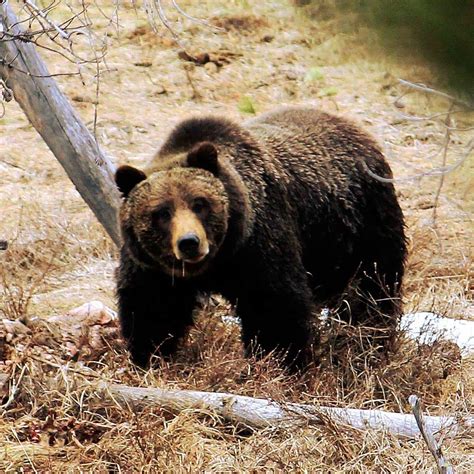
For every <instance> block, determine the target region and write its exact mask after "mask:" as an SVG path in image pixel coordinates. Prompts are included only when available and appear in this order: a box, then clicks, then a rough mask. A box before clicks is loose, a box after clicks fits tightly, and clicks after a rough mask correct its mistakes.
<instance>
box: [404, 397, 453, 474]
mask: <svg viewBox="0 0 474 474" xmlns="http://www.w3.org/2000/svg"><path fill="white" fill-rule="evenodd" d="M408 402H409V403H410V405H411V408H412V410H413V415H414V416H415V420H416V424H417V425H418V428H419V429H420V432H421V434H422V436H423V439H424V440H425V443H426V445H427V446H428V449H429V450H430V453H431V454H432V455H433V457H434V459H435V461H436V466H437V468H438V472H439V473H440V474H454V471H453V468H452V467H451V466H450V465H449V463H448V462H447V461H446V459H444V456H443V453H442V451H441V446H438V443H437V442H436V440H435V438H434V436H433V433H432V432H431V431H430V429H429V428H428V427H427V426H426V423H425V420H424V418H423V413H422V411H421V407H420V399H419V398H418V397H417V396H416V395H410V396H409V397H408Z"/></svg>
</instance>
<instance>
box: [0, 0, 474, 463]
mask: <svg viewBox="0 0 474 474" xmlns="http://www.w3.org/2000/svg"><path fill="white" fill-rule="evenodd" d="M197 3H198V2H184V1H183V2H181V3H180V4H181V6H182V7H184V8H186V9H187V11H188V12H189V13H191V14H193V15H194V16H196V17H200V18H211V19H212V22H213V23H218V24H219V26H221V27H223V28H224V30H225V31H223V32H214V31H213V30H210V29H207V28H205V27H202V26H199V25H196V24H192V23H189V22H184V25H183V26H184V27H183V33H181V35H182V39H183V41H184V42H185V43H186V45H187V46H188V48H189V52H190V53H192V54H194V55H198V54H202V53H208V54H209V55H210V57H211V59H212V60H214V59H215V61H211V63H212V66H209V64H210V63H208V64H206V65H204V66H199V65H193V64H190V63H187V62H185V61H183V60H182V59H180V58H179V57H178V54H177V49H176V47H175V45H174V44H173V42H172V41H170V40H169V39H168V38H167V37H166V36H163V37H159V36H156V35H155V34H153V33H152V32H151V31H150V30H149V28H148V27H147V26H146V23H145V20H144V15H142V14H139V15H138V16H137V15H136V13H135V11H134V10H133V9H129V8H123V9H122V10H121V11H120V23H121V25H122V28H121V30H120V31H115V30H113V29H110V30H109V33H110V36H109V41H110V45H109V54H108V67H109V70H108V71H104V72H103V74H102V76H101V90H102V92H101V94H100V97H99V103H98V113H99V115H98V117H99V120H98V125H97V135H98V139H99V141H100V142H101V145H102V146H103V147H104V148H105V149H106V150H107V152H108V153H109V154H110V155H111V156H113V157H114V160H115V161H116V162H120V163H124V162H129V163H132V164H137V165H139V164H142V163H143V162H144V161H145V160H146V159H147V158H148V157H150V156H151V155H152V154H153V152H154V150H155V149H156V148H157V146H158V145H159V141H160V140H162V139H163V138H164V136H165V134H166V131H167V130H169V128H170V127H171V126H172V125H173V124H174V123H176V122H177V121H178V120H179V119H180V118H181V117H182V116H183V115H186V114H189V113H193V112H198V113H204V112H210V111H211V112H222V113H224V114H226V115H228V116H232V117H234V118H236V119H240V118H241V114H240V113H239V111H238V102H239V100H240V98H241V97H242V96H244V95H245V96H249V97H250V98H251V100H252V102H253V103H254V105H255V107H256V108H257V110H258V111H264V110H266V109H269V108H271V107H273V106H274V105H277V104H280V103H311V104H314V105H317V106H318V107H321V108H323V109H325V110H328V111H338V112H340V113H342V114H345V115H351V116H353V117H354V118H355V119H356V120H358V121H359V122H361V123H362V124H363V125H364V126H366V127H367V128H368V129H370V130H371V131H372V132H373V133H374V134H375V135H376V136H378V137H379V138H380V140H381V141H383V142H384V143H385V144H386V145H387V153H388V157H389V160H390V162H391V165H392V167H393V169H394V172H395V175H396V176H397V177H405V176H409V175H412V174H414V173H415V172H417V171H419V170H422V171H423V170H427V169H429V168H430V167H431V166H432V165H433V164H436V165H438V164H439V163H440V157H439V156H436V157H434V158H432V159H431V161H429V159H428V157H429V156H430V154H432V153H433V152H435V151H436V150H437V147H439V145H440V144H442V140H443V136H444V135H443V131H444V130H443V126H442V118H441V119H437V118H430V119H429V120H426V121H423V122H419V121H413V120H410V119H409V116H411V115H416V116H425V115H426V116H430V117H431V116H433V115H434V114H436V113H439V112H443V111H445V110H447V104H446V103H444V102H443V101H442V100H441V99H437V98H434V97H424V96H423V95H422V94H419V93H416V94H415V93H412V94H409V95H407V96H404V97H403V98H402V99H400V100H399V101H398V102H397V104H398V107H396V106H394V102H395V100H396V98H397V97H398V96H399V95H400V94H401V93H402V90H401V89H400V86H399V85H398V84H397V83H396V80H395V78H396V77H404V78H406V79H410V80H414V81H416V80H420V81H428V80H429V79H430V77H431V73H430V71H429V70H428V69H427V68H426V67H424V66H423V65H421V64H419V63H418V60H416V59H411V58H404V60H403V61H398V62H393V63H392V62H389V60H388V59H387V58H386V57H385V55H383V54H381V53H380V52H377V51H373V50H371V51H370V52H369V51H368V48H367V42H368V41H371V36H370V33H368V32H366V31H359V32H357V33H355V32H354V31H352V30H348V29H347V26H344V25H342V29H341V22H340V21H338V19H334V18H332V17H329V18H316V19H312V20H311V21H310V20H307V19H305V18H303V17H300V16H299V14H298V13H297V12H296V11H295V10H294V9H292V8H291V7H289V6H287V5H286V4H284V3H283V2H279V1H275V2H261V3H262V4H261V5H260V4H259V5H258V6H255V7H252V8H250V7H247V6H246V2H240V1H235V2H223V1H222V2H212V4H211V3H210V2H208V3H206V2H199V4H198V5H197ZM102 6H103V9H104V11H110V9H111V7H110V5H109V4H108V3H106V4H105V5H102ZM94 21H95V22H96V28H97V29H98V31H101V32H104V31H105V29H106V27H107V25H108V21H107V20H106V19H105V18H103V17H101V16H100V15H97V17H96V18H95V20H94ZM370 44H372V43H370ZM371 49H372V48H371ZM47 60H48V64H49V65H50V68H51V70H54V71H55V72H58V71H60V70H64V69H67V68H69V70H72V67H70V66H67V65H65V64H64V63H63V62H61V61H60V59H59V58H57V57H54V56H48V57H47ZM185 66H186V68H185ZM311 68H317V69H318V71H319V72H320V73H321V75H315V76H314V77H313V78H311V76H310V75H309V76H308V71H309V70H310V69H311ZM94 72H95V71H94V70H93V69H91V70H88V69H87V68H85V70H84V75H83V78H84V80H85V82H86V86H82V85H81V83H80V81H79V78H78V77H64V78H61V86H62V88H63V90H65V92H66V93H67V94H68V95H69V96H70V97H74V104H75V106H76V108H77V109H78V110H79V112H80V113H81V115H82V117H83V118H84V120H85V121H86V123H88V124H92V120H93V116H94V107H95V105H97V104H94V102H96V97H95V92H94V91H95V86H94V81H93V74H94ZM315 77H317V78H315ZM196 91H197V92H198V94H196ZM456 121H457V122H456V125H458V127H462V128H468V127H469V126H472V124H473V117H472V115H471V116H469V115H468V114H457V115H456ZM0 126H1V130H2V132H3V133H2V135H0V209H2V216H1V219H2V221H1V222H2V224H1V227H0V234H1V235H0V238H2V239H7V240H8V241H9V243H10V248H9V250H8V251H7V252H0V259H1V262H0V263H1V268H0V284H1V287H0V316H1V317H7V318H23V319H25V318H29V317H31V316H34V315H38V316H49V315H51V314H55V313H63V312H64V311H65V310H67V309H70V308H72V307H75V306H79V305H80V304H82V303H84V302H85V301H89V300H93V299H99V300H102V301H103V302H104V303H106V304H108V305H111V306H113V305H114V296H113V268H114V265H115V261H116V253H115V250H114V249H113V247H112V245H111V244H110V242H109V241H108V240H107V238H106V236H105V235H104V232H103V231H102V229H101V228H100V226H99V225H98V224H97V223H96V222H95V220H94V218H93V216H92V214H91V213H90V211H89V210H88V209H87V208H86V206H85V205H84V203H83V202H82V201H81V199H80V197H79V196H78V194H77V192H76V191H75V190H74V187H73V186H72V185H71V183H70V182H69V181H68V179H67V177H66V176H65V174H64V172H63V171H62V170H61V168H60V167H59V165H58V163H57V162H56V161H55V159H54V157H53V156H52V155H51V154H50V152H49V151H48V150H47V148H46V147H45V145H44V144H43V143H42V141H41V139H40V138H39V137H38V136H37V135H36V133H35V131H34V130H33V129H32V128H31V126H29V125H28V123H27V121H26V119H25V118H24V116H23V115H22V113H21V111H20V110H19V109H18V107H17V106H16V105H15V104H14V103H9V104H8V106H7V110H6V115H5V116H4V117H3V118H1V119H0ZM471 133H472V132H471ZM468 138H469V131H466V132H456V133H455V135H454V136H453V140H452V144H451V147H450V150H451V154H450V155H449V156H448V160H450V161H451V162H453V161H454V160H455V158H456V156H458V154H459V153H460V152H461V151H462V149H463V148H464V146H465V144H466V143H467V140H468ZM473 180H474V169H473V163H472V160H471V161H470V162H469V161H467V162H466V163H465V164H464V165H463V167H462V168H461V169H458V170H457V171H456V172H455V173H453V174H451V175H449V176H447V177H446V181H445V183H444V187H443V190H442V193H441V199H440V200H439V204H438V207H437V214H436V220H435V221H434V220H433V207H432V206H433V202H434V198H435V194H436V189H437V186H438V181H439V177H429V176H428V177H424V178H421V179H418V180H416V181H402V182H400V183H399V184H398V187H397V189H398V191H399V195H400V199H401V203H402V205H403V208H404V212H405V215H406V218H407V225H408V228H407V231H408V234H409V237H410V241H411V249H410V257H409V262H408V267H407V278H406V282H405V305H406V309H407V311H413V310H433V311H435V312H437V313H441V314H444V315H446V316H448V317H453V318H466V319H472V318H473V317H474V310H473V301H472V291H473V287H472V285H473V284H472V274H473V267H472V241H473V239H472V211H473V207H472V202H473V199H472V197H473V196H472V189H473V187H474V186H473ZM231 313H232V308H230V307H229V306H228V305H227V304H226V303H225V302H223V301H221V300H220V299H219V298H213V299H211V301H210V302H207V303H205V304H204V306H203V309H202V310H201V311H200V315H199V318H198V324H197V327H196V329H194V330H193V331H192V332H191V334H190V338H189V340H188V342H187V343H186V345H185V347H183V349H182V351H181V352H180V353H179V354H178V356H177V358H176V360H175V361H174V362H173V363H171V364H162V365H161V366H160V367H159V368H157V369H156V370H153V371H148V372H146V373H144V372H140V371H137V370H136V369H135V368H134V367H132V366H131V365H130V363H129V361H128V358H127V355H126V354H125V353H124V352H123V349H122V346H121V345H120V343H119V341H117V342H116V344H114V345H112V346H111V347H109V348H108V349H107V350H105V351H103V352H102V353H101V354H97V357H96V358H95V359H94V360H91V359H87V358H84V359H81V358H80V357H79V361H71V360H69V361H67V360H63V359H61V357H60V355H59V354H58V353H57V351H55V350H54V349H52V348H50V347H48V345H47V344H43V345H41V344H39V343H38V341H37V342H36V343H33V342H32V341H33V340H34V338H33V339H32V338H31V337H29V336H25V338H24V339H22V340H21V341H19V342H18V343H17V344H15V345H13V344H7V343H6V341H0V344H1V347H0V354H1V355H2V360H3V362H2V367H3V369H5V370H6V371H8V372H9V373H10V374H11V375H12V380H14V381H15V382H17V384H18V391H17V392H16V393H15V396H14V398H12V399H11V400H9V399H8V394H6V395H7V396H6V397H5V398H4V400H3V402H5V403H7V404H8V405H7V406H6V407H4V409H3V413H2V419H1V422H0V439H2V442H1V449H0V470H2V471H11V472H14V471H19V470H21V469H23V470H24V471H26V472H28V471H29V472H34V471H35V470H36V471H40V472H48V471H50V472H60V471H66V472H80V471H81V472H110V471H112V472H136V471H143V472H161V471H173V472H174V471H193V472H195V471H209V472H210V471H259V470H266V471H292V470H293V471H306V472H328V471H330V472H367V471H375V472H405V471H410V472H414V471H416V472H428V471H431V472H432V471H433V468H434V465H433V462H432V460H431V458H430V456H429V453H428V452H427V449H426V448H425V446H424V445H423V443H422V442H421V441H418V442H407V441H401V440H397V439H395V438H393V437H391V436H388V435H386V434H383V433H374V432H365V433H360V432H356V431H354V430H343V429H341V428H340V427H334V426H332V425H331V424H328V425H327V426H322V427H307V428H304V429H298V430H295V431H294V432H281V431H276V430H265V431H257V432H252V431H249V430H248V429H244V428H243V427H240V426H233V425H232V424H229V423H227V422H225V421H223V420H222V419H219V418H217V417H216V416H214V415H213V414H212V413H203V412H202V411H196V410H190V411H185V412H183V413H181V414H179V415H177V416H176V415H171V414H169V413H165V412H162V411H161V410H160V409H155V410H148V411H142V412H134V411H133V410H131V409H125V408H121V407H119V406H117V405H115V404H113V403H110V402H107V401H105V400H102V399H100V397H99V396H98V395H97V394H94V392H93V391H90V389H88V388H87V387H89V386H90V383H91V381H94V380H96V379H97V378H104V379H107V380H115V381H118V382H120V383H124V384H129V385H136V386H160V387H168V388H190V389H198V390H210V391H229V392H235V393H239V394H243V395H251V396H259V397H271V398H274V399H276V400H287V401H301V402H306V403H314V404H324V405H350V406H354V407H359V408H364V407H381V408H384V409H389V410H395V411H400V410H402V411H407V410H408V406H407V401H406V400H407V396H408V395H409V394H411V393H416V394H417V395H419V396H420V397H421V398H422V400H423V401H424V403H425V405H426V407H427V410H428V411H429V412H430V413H432V414H436V413H451V414H452V413H458V414H464V413H468V412H472V406H471V405H470V403H472V402H471V400H472V394H473V389H474V386H473V385H474V384H473V379H474V377H473V369H474V359H473V357H472V356H471V357H470V358H468V359H464V360H462V361H461V360H460V359H459V354H458V352H457V350H456V348H455V347H453V346H452V345H450V344H448V343H445V342H442V341H439V342H438V343H436V344H434V345H433V346H430V347H428V346H418V345H416V344H415V343H413V342H410V341H406V340H404V339H403V337H402V339H401V347H400V349H399V351H398V352H397V353H396V354H395V355H393V357H392V358H391V360H390V361H389V363H388V364H386V365H385V366H384V367H381V368H378V369H377V368H367V369H366V370H362V371H360V370H359V371H354V370H352V366H351V365H342V366H339V367H333V366H330V365H329V366H326V367H324V368H312V369H310V370H309V371H308V373H307V374H305V375H304V376H300V377H298V376H291V377H290V376H288V375H287V374H285V373H284V372H283V371H282V370H281V369H280V368H279V366H278V364H277V363H276V362H275V361H274V360H273V359H271V358H267V359H266V360H263V361H254V360H247V359H244V358H243V356H242V349H241V345H240V343H239V327H238V326H237V325H232V324H224V323H223V322H222V319H221V316H223V315H228V314H231ZM473 443H474V441H473V438H472V433H470V434H469V433H466V434H465V436H464V437H463V438H462V439H456V440H445V441H444V443H443V447H444V449H445V454H446V456H447V458H448V459H449V461H450V462H452V464H453V465H455V466H456V467H457V470H458V472H472V469H473V464H474V460H473V457H472V452H473Z"/></svg>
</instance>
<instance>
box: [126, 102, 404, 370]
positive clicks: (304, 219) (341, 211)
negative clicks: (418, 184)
mask: <svg viewBox="0 0 474 474" xmlns="http://www.w3.org/2000/svg"><path fill="white" fill-rule="evenodd" d="M367 168H369V169H370V170H371V171H372V172H373V173H376V174H378V175H381V176H384V177H391V176H392V175H391V171H390V168H389V166H388V164H387V163H386V161H385V160H384V157H383V155H382V153H381V151H380V149H379V147H378V146H377V144H376V143H375V142H374V140H373V139H372V138H370V137H369V136H368V135H367V134H366V133H365V132H363V131H362V130H360V129H359V128H358V127H356V126H355V125H353V124H352V123H350V122H348V121H347V120H344V119H342V118H339V117H336V116H333V115H329V114H326V113H323V112H319V111H317V110H315V109H312V108H286V109H280V110H277V111H274V112H270V113H268V114H265V115H263V116H261V117H259V118H257V119H254V120H250V121H248V122H246V123H245V124H244V125H243V126H239V125H237V124H235V123H233V122H230V121H228V120H226V119H223V118H212V117H211V118H194V119H189V120H187V121H184V122H182V123H180V124H179V125H178V126H177V127H176V128H175V130H174V131H173V132H172V133H171V134H170V136H169V137H168V139H167V140H166V142H165V143H164V145H163V146H162V148H161V149H160V151H159V152H158V153H157V155H156V156H155V157H154V159H153V160H152V162H151V163H150V165H149V167H148V170H147V173H148V178H146V174H147V173H145V174H142V173H141V172H140V171H138V170H134V171H130V170H128V169H125V170H123V171H121V170H120V169H119V170H118V172H117V177H118V178H117V182H118V185H119V187H120V188H121V189H123V190H124V193H125V194H126V196H127V197H126V199H125V202H124V205H123V207H122V213H121V221H122V228H123V233H124V240H125V244H124V247H123V249H122V258H121V267H120V270H119V274H118V296H119V307H120V317H121V320H122V326H123V330H124V335H125V337H126V339H127V340H128V341H129V346H130V349H131V351H132V355H133V356H134V358H135V360H136V361H137V362H139V363H146V361H147V360H148V357H149V355H150V353H151V352H153V351H154V350H156V349H159V350H160V352H161V353H162V354H163V355H166V354H170V353H172V352H173V351H174V350H175V348H176V342H177V339H178V338H179V337H180V336H181V335H183V334H184V327H185V326H186V325H188V324H191V323H192V316H191V313H192V309H193V307H194V304H195V297H196V292H197V291H202V290H204V291H216V292H220V293H222V294H223V295H224V296H226V297H228V298H229V299H230V300H231V301H234V302H235V303H236V304H237V312H238V314H239V316H240V317H241V320H242V337H243V341H244V344H245V346H246V348H247V350H255V348H257V347H258V348H259V350H263V351H265V352H266V351H269V350H272V349H275V348H278V349H281V350H284V351H286V358H287V360H288V361H289V362H292V361H294V360H296V361H297V362H299V363H302V361H304V360H305V358H306V355H305V354H306V353H307V352H306V351H307V349H308V347H309V344H310V343H311V341H312V339H311V331H310V327H311V313H312V311H314V309H315V308H317V307H323V306H330V307H331V308H333V309H334V310H335V311H339V313H340V314H341V316H342V317H344V318H346V319H347V320H348V321H350V322H351V323H352V324H368V325H373V326H374V327H375V329H379V328H381V329H387V328H393V327H394V326H395V325H396V322H397V320H398V316H399V315H400V311H401V304H400V283H401V279H402V277H403V268H404V259H405V253H406V246H405V236H404V231H403V215H402V213H401V210H400V207H399V205H398V203H397V200H396V197H395V192H394V189H393V185H392V184H387V183H382V182H380V181H378V180H375V179H374V178H372V177H371V176H369V174H368V173H367V171H366V169H367ZM137 183H139V184H138V185H137V186H135V187H134V185H135V184H137ZM196 194H200V196H202V197H203V198H205V199H206V200H208V201H209V202H211V203H213V204H212V206H211V211H210V213H209V215H208V216H207V217H206V218H205V219H204V218H203V216H194V217H193V216H192V210H190V209H191V208H190V206H189V202H190V201H189V199H187V197H186V196H187V195H191V196H193V198H195V197H196ZM167 201H169V202H171V203H172V204H173V206H175V207H176V209H179V216H181V217H179V219H178V220H179V221H181V220H182V221H183V222H180V223H179V226H177V225H176V224H174V225H173V226H171V228H170V229H171V230H167V229H164V228H159V227H156V226H154V225H152V220H151V219H150V217H149V216H150V213H151V212H152V210H153V208H154V207H155V206H157V205H161V203H163V202H167ZM180 203H181V204H180ZM177 212H178V211H177ZM177 216H178V214H176V213H175V214H174V219H176V218H178V217H177ZM198 221H199V222H200V223H201V224H202V229H204V231H205V234H206V236H205V239H206V240H207V241H208V242H209V247H210V251H209V255H208V256H207V257H206V258H204V259H203V260H202V262H200V263H199V264H198V265H197V266H196V267H194V266H193V265H183V267H182V268H181V271H179V270H178V271H175V270H174V268H173V266H174V265H175V263H176V262H175V263H173V260H172V258H171V257H176V248H174V244H173V239H174V238H175V237H173V235H174V233H176V232H177V233H180V232H181V231H177V230H176V229H177V228H180V229H181V228H196V225H195V224H196V223H197V222H198ZM197 227H199V226H197ZM200 235H201V237H202V233H201V234H200ZM216 236H217V238H216ZM170 258H171V259H170ZM175 260H176V259H175ZM167 275H172V276H173V278H177V280H176V281H175V280H174V279H173V281H170V279H169V276H167ZM182 277H184V278H182ZM381 340H382V342H383V341H385V342H387V341H389V340H390V336H389V334H388V333H387V334H384V335H383V337H382V338H381Z"/></svg>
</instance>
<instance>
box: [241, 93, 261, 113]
mask: <svg viewBox="0 0 474 474" xmlns="http://www.w3.org/2000/svg"><path fill="white" fill-rule="evenodd" d="M238 108H239V111H240V112H242V113H244V114H253V115H255V114H256V113H257V111H256V109H255V106H254V103H253V101H252V99H251V98H250V97H249V96H247V95H244V96H242V97H241V98H240V100H239V103H238Z"/></svg>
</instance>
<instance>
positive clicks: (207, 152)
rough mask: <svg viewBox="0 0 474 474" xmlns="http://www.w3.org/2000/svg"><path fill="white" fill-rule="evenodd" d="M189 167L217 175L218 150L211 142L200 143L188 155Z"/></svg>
mask: <svg viewBox="0 0 474 474" xmlns="http://www.w3.org/2000/svg"><path fill="white" fill-rule="evenodd" d="M187 161H188V166H190V167H192V168H202V169H204V170H207V171H210V172H211V173H212V174H217V171H218V168H219V160H218V157H217V148H216V147H215V146H214V145H213V144H212V143H209V142H202V143H198V144H197V145H196V146H195V147H194V148H193V149H192V150H191V151H190V152H189V153H188V159H187Z"/></svg>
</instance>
